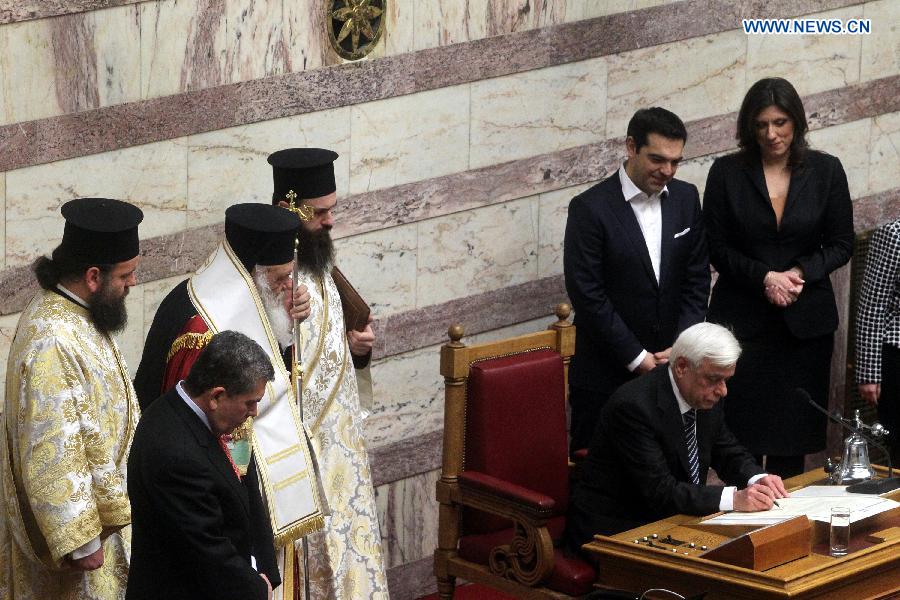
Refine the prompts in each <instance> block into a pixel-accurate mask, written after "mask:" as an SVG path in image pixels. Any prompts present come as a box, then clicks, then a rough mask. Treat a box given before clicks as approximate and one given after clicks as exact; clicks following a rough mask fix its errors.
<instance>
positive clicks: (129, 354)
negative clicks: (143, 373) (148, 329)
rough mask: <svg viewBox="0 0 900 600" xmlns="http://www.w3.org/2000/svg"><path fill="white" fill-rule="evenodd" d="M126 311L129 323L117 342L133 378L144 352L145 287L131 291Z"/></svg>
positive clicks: (126, 301) (117, 337) (126, 299)
mask: <svg viewBox="0 0 900 600" xmlns="http://www.w3.org/2000/svg"><path fill="white" fill-rule="evenodd" d="M125 309H126V310H127V311H128V323H127V324H126V325H125V329H124V330H122V331H121V332H119V333H117V334H116V335H115V340H116V343H117V344H118V345H119V352H121V353H122V358H123V359H124V360H125V364H126V365H127V367H128V374H129V375H131V377H132V378H133V377H134V373H135V371H137V368H138V364H140V362H141V354H142V353H143V351H144V286H142V285H136V286H134V287H133V288H131V290H129V292H128V297H127V298H125ZM147 325H148V326H149V323H148V324H147Z"/></svg>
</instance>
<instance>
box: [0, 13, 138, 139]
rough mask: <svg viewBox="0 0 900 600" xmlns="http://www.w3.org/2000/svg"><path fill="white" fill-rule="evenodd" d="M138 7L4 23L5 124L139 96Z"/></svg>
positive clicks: (1, 78)
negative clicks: (136, 42) (136, 41)
mask: <svg viewBox="0 0 900 600" xmlns="http://www.w3.org/2000/svg"><path fill="white" fill-rule="evenodd" d="M136 15H137V7H135V6H121V7H114V8H110V9H107V10H99V11H92V12H89V13H81V14H72V15H64V16H60V17H56V18H54V19H39V20H33V21H23V22H19V23H11V24H7V25H3V26H2V27H0V124H6V123H14V122H20V121H30V120H33V119H39V118H44V117H49V116H55V115H59V114H64V113H68V112H75V111H79V110H87V109H91V108H97V107H101V106H108V105H110V104H118V103H122V102H127V101H131V100H137V99H138V97H139V96H138V94H139V92H140V89H139V85H140V69H139V61H140V47H139V46H138V45H137V44H135V43H134V40H136V39H139V38H140V30H139V27H138V22H137V18H136Z"/></svg>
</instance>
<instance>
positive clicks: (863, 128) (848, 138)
mask: <svg viewBox="0 0 900 600" xmlns="http://www.w3.org/2000/svg"><path fill="white" fill-rule="evenodd" d="M871 128H872V119H860V120H859V121H852V122H850V123H844V124H843V125H838V126H836V127H828V128H827V129H819V130H817V131H813V132H810V133H809V134H808V136H807V139H808V140H809V145H810V146H811V147H812V148H815V149H816V150H821V151H823V152H827V153H828V154H833V155H834V156H837V157H838V158H839V159H841V164H843V165H844V172H845V173H846V174H847V183H848V184H849V186H850V197H851V198H862V197H863V196H865V195H866V194H867V193H868V192H869V155H870V147H871V142H870V139H871V136H870V132H871Z"/></svg>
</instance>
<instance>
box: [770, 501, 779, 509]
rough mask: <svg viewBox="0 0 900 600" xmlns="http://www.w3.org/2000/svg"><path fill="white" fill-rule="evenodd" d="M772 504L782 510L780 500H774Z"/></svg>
mask: <svg viewBox="0 0 900 600" xmlns="http://www.w3.org/2000/svg"><path fill="white" fill-rule="evenodd" d="M772 504H774V505H775V506H777V507H778V508H781V505H780V504H778V500H772Z"/></svg>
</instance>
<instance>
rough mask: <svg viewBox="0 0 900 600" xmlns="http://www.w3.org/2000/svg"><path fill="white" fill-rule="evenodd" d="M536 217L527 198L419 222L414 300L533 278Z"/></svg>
mask: <svg viewBox="0 0 900 600" xmlns="http://www.w3.org/2000/svg"><path fill="white" fill-rule="evenodd" d="M537 217H538V211H537V201H536V199H535V198H533V197H532V198H523V199H521V200H513V201H511V202H507V203H505V204H499V205H495V206H488V207H485V208H481V209H478V210H475V211H466V212H461V213H456V214H452V215H448V216H446V217H438V218H436V219H429V220H427V221H422V222H420V223H419V271H418V275H417V277H416V304H417V305H418V306H420V307H421V306H428V305H432V304H438V303H441V302H445V301H447V300H451V299H453V298H459V297H463V296H469V295H472V294H475V293H478V292H486V291H489V290H493V289H497V288H500V287H504V286H508V285H512V284H516V283H523V282H525V281H530V280H532V279H535V278H536V277H537Z"/></svg>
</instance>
